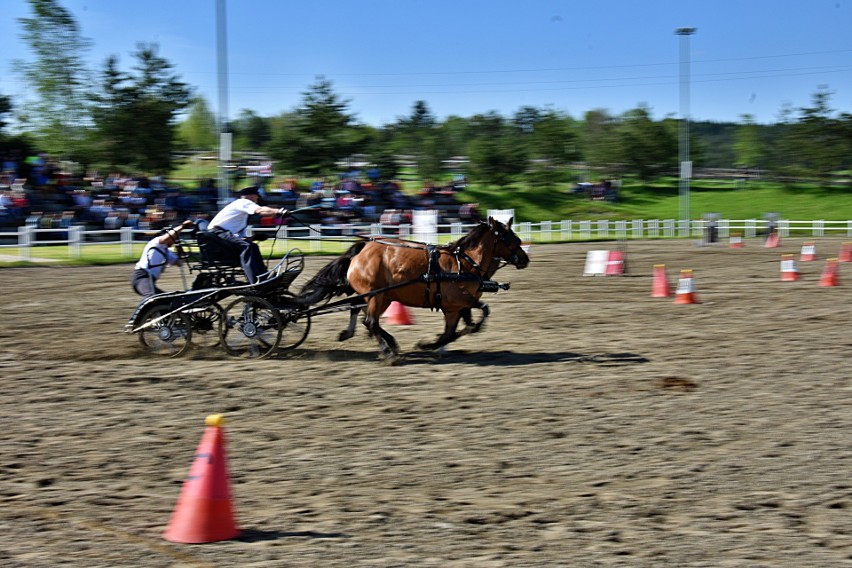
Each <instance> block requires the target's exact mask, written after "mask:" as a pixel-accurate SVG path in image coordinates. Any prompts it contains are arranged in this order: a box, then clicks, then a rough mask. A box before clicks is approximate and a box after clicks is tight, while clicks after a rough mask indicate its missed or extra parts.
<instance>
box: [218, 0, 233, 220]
mask: <svg viewBox="0 0 852 568" xmlns="http://www.w3.org/2000/svg"><path fill="white" fill-rule="evenodd" d="M216 59H217V63H218V76H219V128H218V130H219V207H220V208H221V207H223V206H224V205H225V204H226V203H227V202H228V199H229V198H230V196H231V191H230V187H229V185H230V180H229V179H228V165H229V164H230V162H231V132H230V127H229V126H228V46H227V40H226V35H225V0H216Z"/></svg>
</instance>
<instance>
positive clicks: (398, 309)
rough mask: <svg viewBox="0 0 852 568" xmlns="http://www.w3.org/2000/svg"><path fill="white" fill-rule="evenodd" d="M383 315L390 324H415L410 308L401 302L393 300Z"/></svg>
mask: <svg viewBox="0 0 852 568" xmlns="http://www.w3.org/2000/svg"><path fill="white" fill-rule="evenodd" d="M383 315H384V317H386V318H387V323H388V325H414V319H412V317H411V315H410V314H409V313H408V308H406V307H405V306H404V305H403V304H401V303H399V302H391V304H390V306H388V309H386V310H385V313H384V314H383Z"/></svg>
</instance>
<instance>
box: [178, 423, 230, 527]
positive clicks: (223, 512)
mask: <svg viewBox="0 0 852 568" xmlns="http://www.w3.org/2000/svg"><path fill="white" fill-rule="evenodd" d="M204 423H205V424H206V425H207V428H205V430H204V435H203V436H202V438H201V443H200V444H198V449H197V450H196V452H195V459H194V461H193V462H192V466H191V467H190V469H189V475H188V476H187V478H186V480H185V481H184V482H183V487H182V488H181V492H180V497H178V501H177V505H176V506H175V510H174V512H173V513H172V518H171V520H170V521H169V526H168V528H167V529H166V532H165V534H164V535H163V538H165V539H166V540H169V541H172V542H183V543H192V544H198V543H203V542H216V541H219V540H229V539H232V538H236V537H238V536H239V534H240V531H239V530H238V529H237V527H236V524H235V523H234V512H233V508H232V506H231V487H230V485H231V484H230V481H229V479H228V459H227V456H226V454H225V433H224V431H223V428H222V426H223V424H224V423H225V419H224V417H223V416H222V415H221V414H211V415H210V416H208V417H207V418H206V419H205V421H204Z"/></svg>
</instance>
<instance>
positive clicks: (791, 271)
mask: <svg viewBox="0 0 852 568" xmlns="http://www.w3.org/2000/svg"><path fill="white" fill-rule="evenodd" d="M799 277H800V275H799V269H798V268H796V260H795V259H794V258H793V255H792V254H782V255H781V281H782V282H795V281H796V280H798V279H799Z"/></svg>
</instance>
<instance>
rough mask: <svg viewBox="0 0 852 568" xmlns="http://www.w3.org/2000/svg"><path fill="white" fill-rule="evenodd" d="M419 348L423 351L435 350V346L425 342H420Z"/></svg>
mask: <svg viewBox="0 0 852 568" xmlns="http://www.w3.org/2000/svg"><path fill="white" fill-rule="evenodd" d="M417 348H418V349H419V350H421V351H433V350H434V349H435V344H434V343H426V342H425V341H418V342H417Z"/></svg>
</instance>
